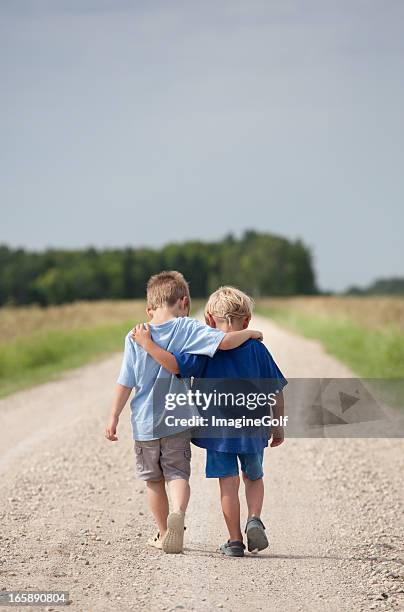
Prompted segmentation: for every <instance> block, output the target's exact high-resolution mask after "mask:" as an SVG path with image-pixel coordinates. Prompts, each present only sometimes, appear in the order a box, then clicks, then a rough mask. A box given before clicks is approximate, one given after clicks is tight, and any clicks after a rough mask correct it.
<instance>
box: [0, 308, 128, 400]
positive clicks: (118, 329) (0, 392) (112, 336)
mask: <svg viewBox="0 0 404 612" xmlns="http://www.w3.org/2000/svg"><path fill="white" fill-rule="evenodd" d="M133 323H134V322H133V320H131V321H126V322H124V323H119V324H114V325H99V326H96V327H92V328H88V329H73V330H68V331H66V330H54V329H52V330H46V331H41V332H38V333H33V334H31V335H30V336H28V337H26V338H21V337H18V338H15V339H14V340H10V341H9V342H7V343H2V345H1V353H0V397H4V396H5V395H8V394H9V393H12V392H14V391H17V390H19V389H23V388H26V387H29V386H32V385H36V384H40V383H43V382H46V381H48V380H54V379H55V378H57V376H58V375H59V374H60V373H61V372H62V371H63V370H68V369H70V368H77V367H79V366H81V365H84V364H85V363H88V362H89V361H92V360H94V359H96V358H100V357H103V356H105V355H107V354H108V353H112V352H114V351H120V350H122V348H123V339H124V337H125V334H126V333H127V331H128V329H130V328H131V327H132V326H133Z"/></svg>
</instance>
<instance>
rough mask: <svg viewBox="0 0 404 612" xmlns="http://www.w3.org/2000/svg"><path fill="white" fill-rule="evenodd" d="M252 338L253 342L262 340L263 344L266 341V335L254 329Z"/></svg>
mask: <svg viewBox="0 0 404 612" xmlns="http://www.w3.org/2000/svg"><path fill="white" fill-rule="evenodd" d="M251 338H252V339H253V340H260V341H261V342H262V340H263V339H264V335H263V333H262V332H260V331H257V330H256V329H252V330H251Z"/></svg>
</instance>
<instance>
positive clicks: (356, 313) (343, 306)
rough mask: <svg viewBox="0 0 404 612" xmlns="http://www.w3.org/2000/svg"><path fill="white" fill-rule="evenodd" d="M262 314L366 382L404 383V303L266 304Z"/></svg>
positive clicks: (318, 300) (325, 300) (260, 304)
mask: <svg viewBox="0 0 404 612" xmlns="http://www.w3.org/2000/svg"><path fill="white" fill-rule="evenodd" d="M257 312H258V313H260V314H264V315H266V316H268V317H270V318H271V319H273V320H274V321H275V322H277V323H279V324H280V325H283V326H284V327H287V328H289V329H291V330H292V331H295V332H297V333H299V334H302V335H303V336H306V337H307V338H313V339H316V340H319V341H320V342H321V343H322V344H323V346H324V348H325V349H326V350H327V352H329V353H330V354H332V355H334V356H335V357H337V358H338V359H339V360H340V361H342V362H344V363H346V364H347V365H348V366H349V367H350V368H351V369H352V370H353V371H354V372H355V373H356V374H357V375H359V376H362V377H366V378H404V299H402V298H393V297H391V298H390V297H380V298H379V297H377V298H376V297H360V298H356V297H355V298H350V297H301V298H300V297H299V298H286V299H276V298H274V299H261V300H258V301H257Z"/></svg>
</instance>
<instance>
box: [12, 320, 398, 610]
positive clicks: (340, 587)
mask: <svg viewBox="0 0 404 612" xmlns="http://www.w3.org/2000/svg"><path fill="white" fill-rule="evenodd" d="M253 325H254V327H257V328H260V329H262V330H263V332H264V335H265V343H266V344H267V346H268V347H269V349H270V350H271V351H272V352H273V354H274V356H275V358H276V360H277V361H278V363H279V365H280V367H281V369H282V370H283V371H284V373H285V375H286V376H287V377H296V376H300V377H313V376H321V377H334V376H335V377H344V376H349V375H350V374H351V373H350V372H349V371H348V370H347V369H346V368H345V367H344V366H342V365H341V364H339V363H338V362H336V361H335V360H334V359H333V358H331V357H330V356H328V355H326V354H325V353H324V352H323V350H322V349H321V347H320V346H319V345H318V344H317V343H315V342H312V341H308V340H305V339H302V338H300V337H298V336H295V335H293V334H291V333H289V332H287V331H283V330H281V329H279V328H278V327H277V326H275V325H274V324H272V323H271V322H270V321H268V320H267V319H263V318H260V317H256V318H255V321H254V322H253ZM119 365H120V356H119V355H115V356H112V357H110V358H108V359H106V360H105V361H103V362H101V363H97V364H91V365H88V366H86V367H84V368H81V369H79V370H76V371H72V372H69V373H68V374H66V375H64V376H63V378H62V379H61V380H59V381H57V382H52V383H48V384H45V385H42V386H39V387H36V388H34V389H30V390H28V391H23V392H20V393H17V394H15V395H13V396H10V397H8V398H7V399H5V400H2V401H1V402H0V424H1V453H0V517H1V533H0V588H2V589H3V590H16V589H25V590H34V589H36V590H59V589H60V590H67V591H69V593H70V600H71V604H70V606H69V608H66V609H69V610H74V611H79V612H87V611H88V612H98V611H100V612H101V611H102V612H115V611H123V612H126V611H130V610H150V611H153V612H154V611H156V610H197V611H201V610H202V611H203V610H216V609H222V610H233V611H235V612H236V611H237V612H239V611H244V610H245V611H247V610H248V611H255V610H266V611H267V610H274V611H275V610H276V611H282V612H288V611H297V610H307V611H310V612H315V611H324V610H327V611H328V612H330V611H331V612H334V611H335V612H337V611H338V612H341V611H345V610H346V611H349V612H352V611H361V610H363V611H367V610H399V609H401V610H403V609H404V587H403V556H402V545H403V515H402V509H403V487H402V474H403V473H404V470H403V464H404V452H403V450H404V445H403V441H402V440H399V439H289V440H287V441H286V442H285V444H283V445H282V446H281V447H279V448H276V449H268V451H267V452H266V458H265V484H266V501H265V506H264V512H263V519H264V522H265V523H266V525H267V529H268V533H269V537H270V549H269V550H267V551H265V552H264V553H261V554H260V555H256V556H252V555H247V556H246V557H244V558H243V559H228V558H224V557H222V556H221V555H220V554H219V553H218V552H217V547H218V545H219V544H221V543H222V542H223V541H224V540H225V539H226V532H225V528H224V523H223V519H222V516H221V512H220V507H219V498H218V483H217V482H216V481H215V480H206V479H205V478H204V475H203V473H204V472H203V470H204V456H203V452H202V451H201V450H199V449H197V448H194V450H193V460H192V461H193V476H192V480H191V486H192V497H191V503H190V507H189V512H188V515H187V520H186V524H187V527H188V528H187V532H186V550H185V552H184V554H183V555H170V556H169V555H164V553H161V552H159V551H157V550H154V549H149V548H147V546H146V540H147V538H148V537H149V535H150V534H151V532H152V530H153V527H152V522H151V519H150V517H149V515H148V512H147V507H146V496H145V494H144V490H143V487H144V485H143V484H142V483H141V482H137V481H135V480H134V477H133V465H134V458H133V448H132V441H131V433H130V427H129V409H128V408H126V409H125V411H124V412H123V415H122V419H121V421H122V423H121V425H120V430H119V435H120V440H119V442H118V443H115V444H112V443H110V442H108V441H107V440H105V438H104V437H103V430H104V426H105V423H106V419H107V415H108V413H109V409H110V403H111V397H112V392H113V387H114V382H115V379H116V376H117V372H118V369H119ZM244 518H245V506H243V519H244ZM400 547H401V549H400ZM4 609H6V608H4ZM7 609H13V610H15V609H16V608H15V607H14V608H7ZM17 609H21V610H29V609H32V610H38V608H27V607H24V608H23V607H19V608H17ZM46 609H47V610H59V611H60V610H63V609H64V608H63V607H61V606H56V605H53V606H51V605H50V606H48V607H47V608H46Z"/></svg>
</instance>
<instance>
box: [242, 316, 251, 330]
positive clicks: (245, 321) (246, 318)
mask: <svg viewBox="0 0 404 612" xmlns="http://www.w3.org/2000/svg"><path fill="white" fill-rule="evenodd" d="M250 321H251V317H245V319H243V329H247V327H248V325H249V323H250Z"/></svg>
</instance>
